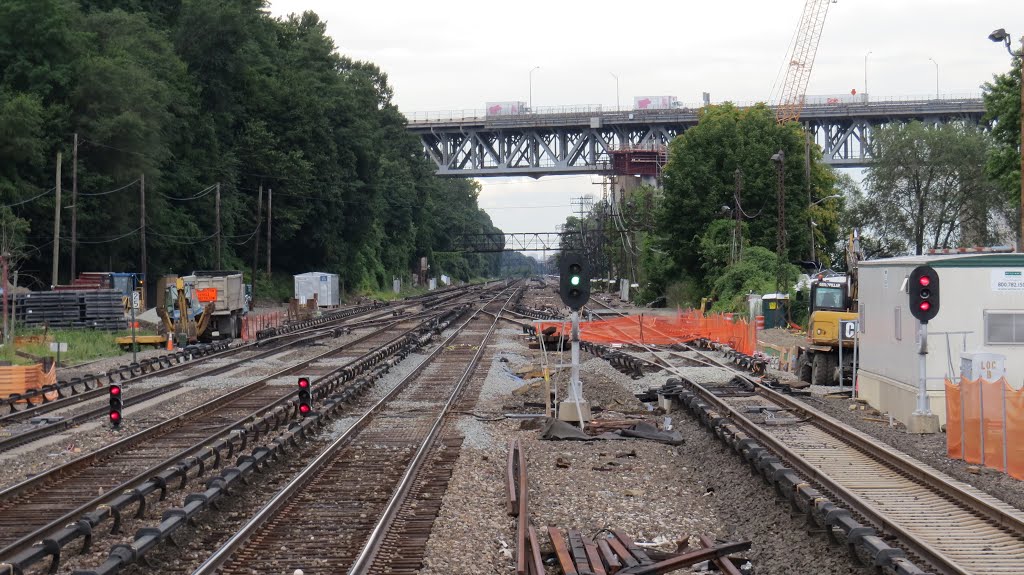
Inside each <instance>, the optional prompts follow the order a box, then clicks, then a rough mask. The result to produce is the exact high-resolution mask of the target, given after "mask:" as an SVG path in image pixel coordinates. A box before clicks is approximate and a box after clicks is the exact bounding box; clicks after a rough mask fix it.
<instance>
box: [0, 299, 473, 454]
mask: <svg viewBox="0 0 1024 575" xmlns="http://www.w3.org/2000/svg"><path fill="white" fill-rule="evenodd" d="M464 292H465V290H464V289H460V290H453V291H452V292H448V293H445V294H442V296H441V297H438V298H435V299H422V298H421V299H420V300H417V301H415V302H411V303H406V304H402V305H399V306H391V307H384V306H380V305H376V304H374V305H367V306H362V309H359V308H356V309H354V311H353V310H348V311H345V312H341V313H338V314H336V317H335V319H331V317H330V316H328V317H327V318H325V319H324V321H319V320H315V321H314V320H311V321H309V322H302V324H300V325H299V326H295V327H296V329H290V330H289V331H288V332H287V333H282V334H265V336H264V338H263V339H261V340H260V341H258V342H253V343H250V344H246V345H242V346H238V347H234V348H230V349H227V350H224V351H221V352H219V353H214V354H210V355H206V356H203V357H202V358H199V359H197V360H193V361H191V362H186V363H181V364H178V365H174V366H170V367H166V368H165V369H162V370H160V371H149V372H145V373H140V374H139V375H137V376H135V377H132V378H130V379H127V380H125V381H124V382H123V383H121V385H122V386H123V387H125V388H126V389H127V388H128V386H131V385H134V384H136V383H139V382H141V381H144V380H147V379H149V378H151V377H155V376H159V377H163V376H166V375H168V374H169V373H172V372H177V371H181V370H189V369H192V368H195V367H202V365H203V364H205V362H206V361H208V360H217V359H224V358H232V359H233V360H234V361H232V362H230V363H226V364H223V365H220V366H216V367H213V368H210V369H206V370H203V371H200V372H198V373H194V374H190V375H188V376H184V377H182V378H180V379H178V380H176V381H172V382H169V383H166V384H163V385H159V386H155V387H153V388H150V389H146V390H145V391H141V392H139V393H134V394H133V395H132V400H133V402H134V403H136V404H139V403H142V402H144V401H147V400H150V399H153V398H155V397H159V396H161V395H164V394H167V393H170V392H172V391H174V390H177V389H179V388H181V387H182V386H183V385H185V384H187V383H188V382H190V381H193V380H195V379H197V378H202V377H211V376H214V375H219V374H222V373H226V372H229V371H232V370H235V369H238V368H239V367H240V366H242V365H244V364H246V363H248V362H252V361H256V360H259V359H262V358H265V357H268V356H271V355H275V354H279V353H281V351H282V350H283V349H286V348H288V347H298V346H302V345H305V344H308V343H311V342H313V341H315V340H318V339H322V338H325V337H332V336H337V335H339V332H338V331H337V330H339V329H358V328H364V327H372V326H380V325H388V324H389V323H391V322H392V321H393V317H392V316H394V315H396V314H400V313H401V312H402V311H403V310H404V309H405V308H408V307H414V306H420V305H423V302H424V301H429V302H434V303H438V302H440V303H445V302H448V301H450V300H452V299H453V298H455V297H459V296H461V295H462V294H463V293H464ZM349 311H353V312H352V313H349ZM367 315H369V316H371V319H359V318H363V317H364V316H367ZM430 315H432V312H430V311H426V312H420V313H417V314H412V315H409V316H406V317H410V318H424V317H429V316H430ZM376 316H380V317H376ZM132 373H134V372H132ZM94 379H95V378H94ZM95 382H96V385H97V387H93V388H91V389H86V390H84V391H80V392H79V391H76V387H75V386H74V385H70V387H69V389H70V390H71V391H72V392H74V393H73V394H72V395H69V396H66V397H63V398H61V399H58V400H54V401H48V402H45V403H40V404H36V405H34V406H32V407H29V408H26V409H22V410H20V411H15V412H12V413H9V414H7V415H4V416H2V417H0V425H7V427H5V428H2V429H0V454H2V453H4V452H6V451H10V450H11V449H14V448H16V447H20V446H22V445H25V444H27V443H31V442H33V441H37V440H40V439H43V438H46V437H49V436H52V435H55V434H58V433H62V432H64V431H65V430H67V429H70V428H72V427H74V426H76V425H80V424H82V423H84V422H87V421H92V420H96V419H103V418H104V417H105V415H106V413H107V406H106V405H105V404H102V405H98V406H97V407H93V408H87V409H84V410H78V409H75V407H76V406H78V405H79V404H81V403H84V402H88V401H90V400H102V399H105V398H106V394H107V390H106V386H105V385H100V384H99V379H95ZM79 383H81V382H79ZM82 385H84V384H82ZM94 403H102V401H94ZM62 411H63V414H62V413H61V412H62ZM47 414H49V415H47ZM36 418H38V419H36ZM33 419H35V420H36V421H38V423H37V424H34V425H32V426H31V427H27V428H25V426H24V425H22V426H18V425H16V424H18V423H24V422H28V421H32V420H33Z"/></svg>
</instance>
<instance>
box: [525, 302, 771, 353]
mask: <svg viewBox="0 0 1024 575" xmlns="http://www.w3.org/2000/svg"><path fill="white" fill-rule="evenodd" d="M536 323H537V324H538V325H537V331H538V332H540V331H543V330H545V329H547V328H549V327H552V326H554V327H555V328H556V329H557V333H561V331H562V330H563V329H564V330H565V331H566V332H568V331H569V329H570V325H569V322H568V321H564V322H551V321H547V322H536ZM700 338H706V339H710V340H711V341H714V342H717V343H722V344H726V345H728V346H729V347H731V348H733V349H735V350H736V351H739V352H741V353H745V354H747V355H753V354H754V351H755V349H756V346H757V339H756V337H755V335H754V326H753V325H752V324H751V323H750V322H748V321H747V320H744V319H738V318H734V317H733V314H715V315H710V316H708V317H704V316H702V315H701V314H700V312H699V311H697V310H687V311H685V312H679V313H677V314H676V316H675V317H672V316H663V315H643V314H640V315H630V316H624V317H616V318H610V319H602V320H595V321H584V322H580V339H581V340H583V341H589V342H592V343H604V344H609V343H620V344H644V345H671V344H673V343H687V342H691V341H694V340H696V339H700Z"/></svg>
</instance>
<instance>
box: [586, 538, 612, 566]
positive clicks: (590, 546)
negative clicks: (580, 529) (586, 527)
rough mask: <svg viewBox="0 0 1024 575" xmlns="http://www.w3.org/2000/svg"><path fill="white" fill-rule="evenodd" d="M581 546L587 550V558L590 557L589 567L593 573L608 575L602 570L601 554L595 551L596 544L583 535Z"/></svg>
mask: <svg viewBox="0 0 1024 575" xmlns="http://www.w3.org/2000/svg"><path fill="white" fill-rule="evenodd" d="M583 548H584V550H586V552H587V558H588V559H590V569H591V571H593V572H594V575H608V573H607V572H606V571H605V570H604V564H602V563H601V554H600V553H598V552H597V545H595V544H594V542H593V541H591V539H590V538H589V537H586V536H584V537H583Z"/></svg>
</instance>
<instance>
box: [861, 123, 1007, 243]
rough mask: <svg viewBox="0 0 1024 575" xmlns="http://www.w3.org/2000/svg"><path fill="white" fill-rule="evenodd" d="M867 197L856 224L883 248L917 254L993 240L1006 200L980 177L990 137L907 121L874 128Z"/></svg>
mask: <svg viewBox="0 0 1024 575" xmlns="http://www.w3.org/2000/svg"><path fill="white" fill-rule="evenodd" d="M872 145H873V146H874V154H875V161H874V163H873V164H872V165H871V166H870V167H869V168H868V170H867V176H866V177H865V184H866V186H867V193H866V195H865V196H864V197H863V198H862V199H860V201H858V202H857V203H856V205H855V207H854V212H855V213H856V214H857V219H858V220H859V221H858V222H857V223H858V224H859V226H861V227H864V228H866V229H867V230H869V231H870V232H871V233H872V235H876V236H878V237H879V238H881V239H882V240H883V243H889V244H893V243H897V242H901V241H902V242H905V243H906V244H907V245H908V246H909V247H910V248H911V249H912V250H913V251H914V253H916V254H922V253H924V250H925V249H928V248H946V247H951V246H954V245H956V244H959V243H961V242H965V243H970V244H987V243H991V242H994V241H998V240H999V238H1000V236H1001V235H1003V234H1005V232H1006V229H1007V228H1006V226H1005V225H1002V226H995V225H992V222H994V221H999V220H1000V219H1003V220H1005V215H1006V214H1005V206H1006V204H1005V201H1003V200H1002V198H1000V194H999V193H998V191H997V189H996V188H995V187H994V186H993V185H992V183H991V181H990V180H989V179H988V177H987V176H986V174H985V170H984V165H985V158H986V156H987V153H988V149H989V139H988V137H987V135H986V134H985V133H984V132H983V131H982V130H980V129H979V128H978V127H976V126H972V125H968V124H962V123H953V124H945V125H925V124H922V123H921V122H911V123H910V124H907V125H892V126H887V127H881V128H878V129H876V130H875V132H874V135H873V141H872Z"/></svg>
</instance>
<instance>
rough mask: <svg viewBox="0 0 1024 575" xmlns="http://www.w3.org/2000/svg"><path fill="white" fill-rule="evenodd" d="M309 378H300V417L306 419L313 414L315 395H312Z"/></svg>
mask: <svg viewBox="0 0 1024 575" xmlns="http://www.w3.org/2000/svg"><path fill="white" fill-rule="evenodd" d="M310 391H311V390H310V386H309V378H308V377H300V378H299V415H301V416H302V417H306V416H307V415H309V414H310V413H313V395H312V394H311V393H310Z"/></svg>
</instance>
